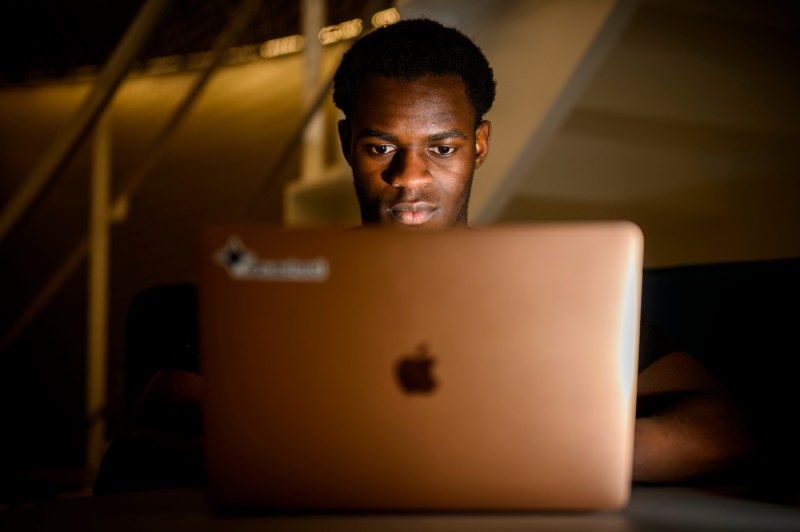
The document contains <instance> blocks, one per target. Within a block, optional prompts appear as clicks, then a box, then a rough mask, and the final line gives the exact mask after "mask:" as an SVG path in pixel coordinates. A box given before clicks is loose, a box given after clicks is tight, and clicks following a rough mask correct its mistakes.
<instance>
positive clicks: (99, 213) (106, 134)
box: [85, 111, 112, 472]
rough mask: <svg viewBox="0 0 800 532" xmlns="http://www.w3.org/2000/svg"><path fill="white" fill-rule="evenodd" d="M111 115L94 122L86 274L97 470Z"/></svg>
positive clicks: (102, 413) (89, 396)
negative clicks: (87, 268) (87, 270)
mask: <svg viewBox="0 0 800 532" xmlns="http://www.w3.org/2000/svg"><path fill="white" fill-rule="evenodd" d="M110 122H111V116H110V114H109V112H108V111H106V112H105V113H103V114H102V115H101V117H100V119H99V121H98V122H97V125H96V126H95V131H94V142H93V145H92V175H91V186H90V191H89V209H90V217H89V279H88V287H89V288H88V294H87V300H88V305H87V342H86V348H87V349H86V387H85V390H86V423H87V430H86V469H87V471H89V472H96V471H97V470H98V469H99V468H100V461H101V459H102V456H103V453H104V452H105V447H106V395H107V394H106V371H107V368H108V361H107V352H108V292H109V291H108V279H109V258H110V257H109V248H110V224H111V218H110V216H109V198H110V188H111V187H110V183H111V166H112V165H111V160H112V154H111V149H112V148H111V123H110Z"/></svg>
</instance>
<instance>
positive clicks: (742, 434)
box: [633, 352, 753, 483]
mask: <svg viewBox="0 0 800 532" xmlns="http://www.w3.org/2000/svg"><path fill="white" fill-rule="evenodd" d="M637 403H638V406H637V419H636V431H635V439H634V462H633V480H634V481H635V482H652V483H672V482H682V481H688V480H692V479H696V478H698V477H701V476H704V475H708V474H712V473H719V472H723V471H726V470H729V469H731V468H733V467H735V466H736V465H737V464H738V463H739V462H740V461H741V460H742V459H744V458H745V457H746V456H747V455H748V454H749V453H751V451H752V447H753V444H752V439H751V436H750V434H749V431H748V429H747V425H746V423H745V420H744V417H743V415H742V413H741V412H740V410H739V408H738V405H737V404H736V403H735V402H734V400H733V398H732V397H731V396H730V395H729V394H728V392H727V391H726V390H725V388H724V387H723V385H722V384H721V383H720V382H719V381H718V380H717V379H716V378H715V377H714V376H713V375H712V374H711V373H710V372H709V371H708V370H707V369H706V368H705V367H703V366H702V365H701V364H700V363H699V362H698V361H697V360H695V359H694V358H692V357H691V356H690V355H689V354H687V353H684V352H674V353H670V354H669V355H667V356H665V357H663V358H661V359H660V360H658V361H656V362H654V363H653V365H652V366H650V367H648V368H647V369H646V370H644V371H643V372H642V373H641V375H639V384H638V391H637Z"/></svg>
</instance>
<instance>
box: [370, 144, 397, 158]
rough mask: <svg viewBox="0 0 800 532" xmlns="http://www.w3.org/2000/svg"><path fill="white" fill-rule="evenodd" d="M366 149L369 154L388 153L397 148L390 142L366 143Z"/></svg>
mask: <svg viewBox="0 0 800 532" xmlns="http://www.w3.org/2000/svg"><path fill="white" fill-rule="evenodd" d="M366 149H367V153H369V154H370V155H389V154H390V153H394V152H395V151H396V150H397V148H395V147H394V146H392V145H391V144H368V145H367V146H366Z"/></svg>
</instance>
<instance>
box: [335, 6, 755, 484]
mask: <svg viewBox="0 0 800 532" xmlns="http://www.w3.org/2000/svg"><path fill="white" fill-rule="evenodd" d="M494 96H495V83H494V79H493V73H492V70H491V68H490V66H489V63H488V62H487V60H486V58H485V57H484V55H483V53H482V52H481V50H480V49H479V48H478V47H477V46H476V45H475V44H474V43H472V42H471V41H470V40H469V39H468V38H467V37H466V36H464V35H463V34H461V33H460V32H458V31H457V30H455V29H452V28H446V27H444V26H442V25H440V24H438V23H436V22H433V21H429V20H408V21H403V22H400V23H397V24H395V25H392V26H388V27H385V28H382V29H380V30H377V31H375V32H373V33H371V34H369V35H367V36H365V37H364V38H363V39H361V40H360V41H358V42H356V43H355V44H354V45H353V47H352V48H351V49H350V50H349V51H348V52H347V53H346V54H345V56H344V57H343V58H342V62H341V65H340V66H339V69H338V70H337V72H336V75H335V77H334V93H333V99H334V102H335V103H336V105H337V106H338V107H339V108H340V109H341V110H342V111H343V112H344V114H345V118H344V120H342V121H341V122H340V124H339V136H340V139H341V143H342V150H343V152H344V155H345V158H346V159H347V162H348V163H349V164H350V166H351V167H352V169H353V179H354V183H355V188H356V193H357V195H358V201H359V205H360V208H361V219H362V222H363V223H364V224H372V225H380V226H387V227H399V228H405V229H416V230H419V229H439V228H445V227H450V228H452V227H464V228H466V227H467V206H468V200H469V194H470V188H471V185H472V178H473V172H474V171H475V170H476V169H477V168H480V166H481V165H482V164H483V162H484V161H485V160H486V157H487V155H488V152H489V137H490V134H491V124H490V123H489V122H487V121H486V120H484V114H485V113H486V112H487V111H488V110H489V109H490V107H491V106H492V103H493V101H494ZM637 399H638V404H639V405H640V407H639V409H638V412H637V421H636V432H635V443H634V468H633V477H634V480H635V481H639V482H677V481H684V480H688V479H692V478H697V477H699V476H701V475H705V474H709V473H713V472H718V471H723V470H725V469H727V468H729V467H730V466H731V465H732V464H734V463H735V462H736V461H737V460H739V459H741V458H742V457H744V456H745V455H746V454H747V452H748V451H749V448H750V443H749V438H748V436H747V432H746V430H745V426H744V422H743V420H742V418H741V417H740V414H739V412H738V409H737V408H736V405H735V403H734V402H733V400H732V399H731V397H730V396H729V395H728V394H727V392H726V391H725V389H724V388H723V386H722V385H721V383H720V382H719V381H717V379H716V378H715V377H714V376H713V375H711V374H710V373H709V372H708V371H707V370H706V369H705V368H704V367H703V366H702V365H700V364H699V363H698V362H697V361H696V360H695V359H693V358H692V357H691V356H689V355H688V354H687V353H685V352H681V351H678V350H676V349H675V348H673V347H672V346H671V345H670V344H669V343H668V342H667V341H666V339H664V338H661V337H659V336H657V335H656V331H654V330H653V329H652V328H651V327H650V326H648V325H647V323H643V326H642V342H641V349H640V375H639V384H638V394H637Z"/></svg>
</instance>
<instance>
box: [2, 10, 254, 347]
mask: <svg viewBox="0 0 800 532" xmlns="http://www.w3.org/2000/svg"><path fill="white" fill-rule="evenodd" d="M151 1H154V0H151ZM259 5H260V2H259V0H242V2H241V4H240V7H239V9H237V11H236V12H235V13H234V14H233V15H232V17H231V19H230V20H229V22H228V25H227V26H226V27H225V28H224V29H223V30H222V32H221V33H220V35H219V36H218V37H217V40H216V41H215V43H214V46H213V48H212V50H213V52H212V53H213V57H212V60H211V61H210V62H209V63H208V65H206V67H205V68H204V70H203V71H202V73H201V74H200V76H199V77H198V79H197V80H196V81H195V83H194V85H193V86H192V89H191V90H190V92H189V94H188V95H187V97H186V99H185V100H184V101H183V102H182V103H181V105H180V106H179V108H178V110H177V111H176V112H175V113H173V115H172V116H171V117H170V119H169V120H168V121H167V124H166V125H165V126H164V128H162V130H161V131H160V132H159V134H158V135H157V136H156V138H155V140H154V141H153V143H152V144H151V145H150V149H149V150H148V154H147V155H146V156H145V158H144V159H143V160H142V162H141V164H140V165H139V166H138V167H136V168H135V169H134V171H132V172H131V173H130V174H129V175H128V177H127V178H125V179H123V185H122V186H121V187H120V188H121V192H120V193H119V194H117V197H116V199H115V200H114V202H113V207H112V208H111V210H110V212H111V213H112V214H111V216H112V217H116V218H119V217H120V213H123V212H125V211H126V210H127V209H126V208H124V207H123V206H124V205H125V204H126V203H127V202H128V201H129V199H130V198H131V197H132V196H133V195H134V194H135V192H136V191H137V190H138V188H139V187H140V186H141V184H142V181H143V180H144V178H145V177H146V176H147V174H148V173H149V171H150V170H152V168H153V167H154V166H155V163H156V162H157V159H158V156H159V155H160V154H161V152H162V146H163V144H165V141H166V139H167V138H168V137H169V135H170V134H171V133H172V132H173V131H174V130H175V128H176V126H177V125H178V124H179V123H180V120H181V119H182V118H183V116H184V115H185V114H186V112H187V111H188V110H189V109H190V106H191V104H192V103H193V102H194V101H195V100H196V99H197V97H198V96H199V95H200V92H201V91H202V89H203V87H204V86H205V84H206V82H207V81H208V80H209V79H210V76H211V74H212V72H213V70H214V69H215V68H216V67H217V66H218V65H219V63H220V60H221V57H222V55H223V54H224V53H225V52H226V50H227V49H228V48H229V47H230V45H231V43H232V42H233V40H234V39H235V38H236V34H237V33H238V32H239V31H241V30H242V29H243V27H244V24H245V23H246V22H247V21H248V19H249V17H250V16H252V15H253V13H254V10H255V9H257V8H258V7H259ZM97 116H99V113H98V115H97ZM87 241H88V240H87V237H86V236H84V237H83V238H82V239H81V240H80V242H78V243H77V244H76V245H75V246H74V247H73V249H72V251H71V252H70V254H69V255H68V259H67V260H66V261H64V262H63V263H62V265H61V267H60V268H59V269H58V270H57V271H56V272H55V273H54V274H53V275H52V276H51V278H50V280H49V281H48V282H47V283H46V285H45V287H44V288H43V289H42V290H41V291H40V292H39V293H38V294H37V296H36V297H35V298H34V299H33V300H32V302H31V303H30V304H29V305H28V306H27V307H26V308H25V310H24V311H23V312H22V313H21V315H20V317H19V318H18V319H17V321H16V322H14V324H12V325H11V327H9V328H8V329H7V330H6V332H5V334H4V335H3V337H2V339H0V353H2V352H3V351H5V349H6V348H7V347H9V346H10V345H11V344H12V343H13V342H14V340H15V339H16V338H17V337H18V336H19V334H21V333H22V332H23V331H24V330H25V329H26V328H27V326H28V325H29V324H30V323H31V322H32V321H33V320H34V319H35V318H36V316H37V315H38V313H39V312H40V311H41V310H42V309H43V308H44V307H45V306H46V305H47V303H49V301H50V300H51V299H52V297H53V296H55V294H57V293H58V291H59V289H60V288H61V287H62V286H63V285H64V283H66V281H68V280H69V278H70V277H71V276H72V275H73V274H74V273H75V272H76V271H77V269H78V268H79V267H80V265H81V262H82V260H83V259H85V258H86V256H87V254H88V253H89V246H88V244H87Z"/></svg>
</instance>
